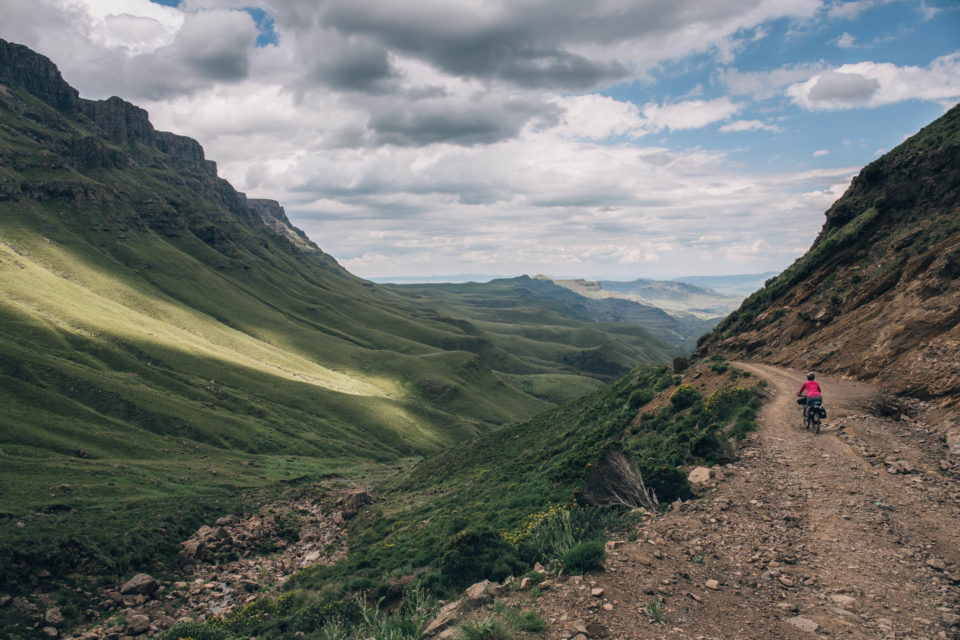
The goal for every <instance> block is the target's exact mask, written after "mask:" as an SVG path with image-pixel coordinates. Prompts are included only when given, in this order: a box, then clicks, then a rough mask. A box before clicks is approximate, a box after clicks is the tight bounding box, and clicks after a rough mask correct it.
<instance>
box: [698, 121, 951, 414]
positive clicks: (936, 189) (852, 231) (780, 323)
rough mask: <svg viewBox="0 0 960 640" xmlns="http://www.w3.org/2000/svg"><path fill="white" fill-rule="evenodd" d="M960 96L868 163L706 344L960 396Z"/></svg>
mask: <svg viewBox="0 0 960 640" xmlns="http://www.w3.org/2000/svg"><path fill="white" fill-rule="evenodd" d="M958 323H960V107H954V108H953V109H951V110H950V111H949V112H948V113H947V114H945V115H944V116H943V117H941V118H940V119H938V120H937V121H935V122H934V123H932V124H931V125H929V126H928V127H926V128H924V129H923V130H922V131H920V132H919V133H918V134H917V135H915V136H913V137H912V138H910V139H909V140H907V141H906V142H904V143H903V144H902V145H900V146H899V147H897V148H896V149H894V150H893V151H891V152H890V153H888V154H886V155H884V156H883V157H881V158H880V159H878V160H877V161H875V162H873V163H871V164H870V165H868V166H867V167H865V168H864V169H863V170H862V171H861V172H860V174H859V175H858V176H856V177H855V178H854V180H853V182H852V184H851V185H850V188H849V189H848V190H847V192H846V193H845V194H844V196H843V197H842V198H840V199H839V200H838V201H837V202H836V203H835V204H834V205H833V206H832V207H830V209H829V210H828V211H827V212H826V222H825V224H824V226H823V229H822V230H821V232H820V234H819V236H818V237H817V239H816V241H815V242H814V244H813V246H812V247H811V248H810V250H809V251H808V252H807V254H806V255H804V256H803V257H802V258H800V259H798V260H797V261H796V262H795V263H794V264H793V265H792V266H791V267H790V268H788V269H787V270H786V271H784V272H783V273H782V274H781V275H780V276H778V277H777V278H774V279H772V280H770V281H768V283H767V285H766V286H765V287H764V288H763V289H761V290H760V291H758V292H756V293H755V294H753V295H752V296H750V297H749V298H748V299H747V300H746V301H745V302H744V303H743V305H742V306H741V307H740V309H739V310H737V311H736V312H734V313H733V314H731V315H730V316H729V317H728V318H727V319H726V320H725V321H724V322H723V323H722V324H721V325H719V326H718V327H717V329H716V330H715V331H714V332H712V333H711V334H710V335H709V336H708V337H707V338H706V339H705V340H704V341H703V342H702V343H701V345H700V353H701V354H702V355H705V354H708V353H712V352H717V351H721V352H727V353H730V354H735V355H736V356H737V357H741V358H749V359H754V360H760V361H764V362H771V363H776V364H783V365H789V366H793V367H799V368H804V369H814V370H817V371H828V372H836V373H841V374H845V375H849V376H853V377H858V378H862V379H867V380H873V381H877V382H879V383H880V384H881V385H882V386H884V387H885V388H887V389H888V390H890V391H892V392H894V393H898V394H905V395H910V396H914V397H917V398H920V399H923V400H934V401H936V402H938V403H940V404H941V405H942V407H943V408H945V409H948V410H949V412H950V413H953V412H955V411H956V410H957V409H958V401H960V371H958V369H957V367H956V363H957V362H958V361H960V326H958Z"/></svg>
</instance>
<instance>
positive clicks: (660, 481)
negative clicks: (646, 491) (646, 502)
mask: <svg viewBox="0 0 960 640" xmlns="http://www.w3.org/2000/svg"><path fill="white" fill-rule="evenodd" d="M640 473H641V475H642V476H643V481H644V482H645V483H646V484H647V486H648V487H651V488H652V489H653V491H654V492H655V493H656V494H657V499H658V500H659V501H660V503H661V504H666V503H668V502H673V501H674V500H678V499H686V498H689V497H690V483H689V482H688V481H687V474H685V473H684V472H683V471H682V470H680V469H678V468H676V467H673V466H670V465H667V464H663V463H658V462H655V461H645V462H644V463H643V464H641V470H640Z"/></svg>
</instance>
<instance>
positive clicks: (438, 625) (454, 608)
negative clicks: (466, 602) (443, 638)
mask: <svg viewBox="0 0 960 640" xmlns="http://www.w3.org/2000/svg"><path fill="white" fill-rule="evenodd" d="M459 619H460V601H459V600H457V601H456V602H451V603H449V604H445V605H444V606H443V607H441V608H440V611H439V612H438V613H437V615H436V617H435V618H434V619H433V620H431V621H430V624H428V625H427V628H426V629H424V630H423V635H424V636H425V637H430V636H432V635H434V634H437V633H440V632H441V631H443V630H444V629H447V628H449V627H450V626H451V625H453V624H454V623H455V622H456V621H457V620H459Z"/></svg>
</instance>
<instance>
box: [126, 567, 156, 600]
mask: <svg viewBox="0 0 960 640" xmlns="http://www.w3.org/2000/svg"><path fill="white" fill-rule="evenodd" d="M159 587H160V584H159V583H158V582H157V581H156V580H154V579H153V576H150V575H148V574H146V573H138V574H137V575H135V576H133V577H132V578H130V579H129V580H127V581H126V582H125V583H124V584H123V586H122V587H120V593H122V594H123V595H131V594H139V595H145V596H150V595H153V594H154V592H155V591H156V590H157V589H158V588H159Z"/></svg>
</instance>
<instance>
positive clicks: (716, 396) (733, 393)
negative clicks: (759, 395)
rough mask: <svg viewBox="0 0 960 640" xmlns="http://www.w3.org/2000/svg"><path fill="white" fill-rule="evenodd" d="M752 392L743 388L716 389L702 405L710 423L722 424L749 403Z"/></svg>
mask: <svg viewBox="0 0 960 640" xmlns="http://www.w3.org/2000/svg"><path fill="white" fill-rule="evenodd" d="M752 397H753V392H752V391H751V390H750V389H744V388H743V387H721V388H720V389H717V390H716V391H714V392H713V393H712V394H710V397H709V398H707V399H706V401H704V403H703V408H704V411H706V412H707V414H708V416H709V418H710V420H711V421H714V422H723V421H726V420H729V419H730V418H731V417H732V416H733V414H734V413H736V410H737V409H738V408H740V407H741V406H742V405H745V404H747V403H749V402H750V400H751V398H752Z"/></svg>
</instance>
